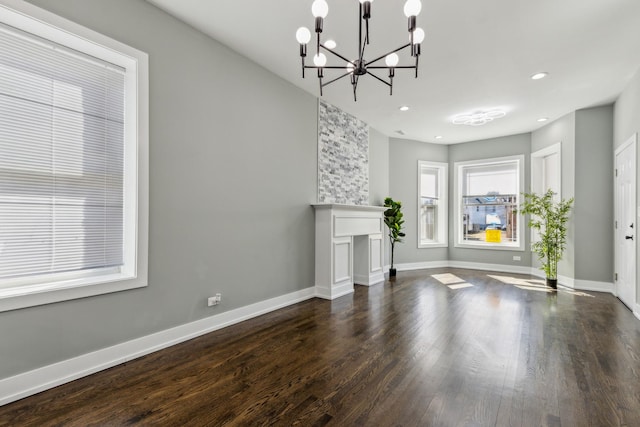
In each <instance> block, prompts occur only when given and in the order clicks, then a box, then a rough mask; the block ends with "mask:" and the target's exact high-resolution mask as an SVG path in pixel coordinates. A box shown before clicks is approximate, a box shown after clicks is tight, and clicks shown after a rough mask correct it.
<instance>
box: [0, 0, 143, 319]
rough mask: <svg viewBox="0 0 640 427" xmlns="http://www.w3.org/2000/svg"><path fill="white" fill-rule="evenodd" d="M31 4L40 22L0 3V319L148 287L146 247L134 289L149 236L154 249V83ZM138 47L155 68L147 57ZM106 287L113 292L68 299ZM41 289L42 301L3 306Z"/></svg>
mask: <svg viewBox="0 0 640 427" xmlns="http://www.w3.org/2000/svg"><path fill="white" fill-rule="evenodd" d="M24 7H25V8H27V9H29V11H30V12H35V13H37V14H38V15H39V16H38V17H34V18H32V17H30V16H27V15H26V14H24V13H20V11H14V10H12V9H9V8H8V7H6V6H2V5H0V12H2V13H1V14H0V16H2V18H0V311H2V310H3V309H14V308H21V307H23V306H29V305H37V304H41V303H48V302H54V301H57V300H63V299H69V298H78V297H83V296H88V295H92V294H98V293H105V292H111V291H114V290H122V289H128V288H132V287H139V286H144V285H146V248H144V252H145V253H144V262H145V265H144V266H143V267H144V270H145V272H144V274H143V276H144V277H142V278H143V280H142V282H144V283H142V282H141V281H135V280H134V281H133V282H135V283H133V282H131V279H136V278H137V275H138V265H137V261H138V256H139V255H140V252H141V249H142V248H141V247H140V246H139V245H138V243H139V242H138V239H139V237H142V243H144V245H146V233H144V235H143V236H139V233H138V231H139V225H140V224H139V223H138V219H139V218H138V217H139V216H141V217H142V219H144V221H145V222H146V215H147V214H146V211H145V212H139V211H138V209H139V207H140V204H139V202H140V198H139V196H140V192H139V190H140V189H139V188H138V184H139V183H138V173H139V172H140V169H139V158H138V156H139V155H140V154H144V155H146V150H147V148H146V143H145V144H144V145H141V142H145V141H144V140H143V139H141V138H140V135H141V133H140V131H139V130H140V126H141V124H140V123H138V122H137V120H138V117H139V115H140V111H138V108H139V106H140V105H141V104H140V102H139V101H140V99H139V90H138V87H137V84H138V83H139V82H140V81H141V80H140V79H141V77H144V79H143V80H144V81H146V76H141V75H140V73H139V71H140V70H139V68H138V65H139V64H138V62H137V60H136V59H133V58H132V57H131V56H129V55H125V54H120V53H118V52H117V51H116V50H114V49H113V48H112V47H104V46H102V45H99V44H96V43H94V42H93V41H91V40H90V37H96V38H99V39H100V41H101V42H107V43H112V42H113V44H114V46H120V44H119V43H118V42H115V41H112V40H111V39H107V38H105V37H104V36H101V35H98V34H97V33H94V32H92V31H91V30H87V29H85V28H83V27H79V26H76V25H75V24H73V23H70V22H68V21H64V20H62V19H61V18H59V17H56V16H55V15H53V14H50V13H49V12H46V11H43V10H42V9H38V8H35V7H33V6H30V5H25V6H24ZM3 9H4V10H3ZM42 17H45V18H51V19H52V20H54V21H56V24H57V25H56V26H52V25H49V24H46V23H45V22H44V21H43V19H42ZM59 25H66V26H69V28H71V29H77V30H79V31H81V32H83V33H84V34H82V35H81V36H75V35H74V34H73V33H71V32H70V31H68V29H67V30H63V29H61V28H60V27H59ZM122 46H124V45H122ZM127 48H128V47H127ZM128 49H129V50H130V52H134V54H135V53H136V52H137V53H140V59H142V60H143V61H145V63H144V69H145V72H146V60H147V59H146V54H143V53H142V52H138V51H135V50H133V49H131V48H128ZM143 104H144V105H145V108H146V103H143ZM143 116H146V112H145V113H144V115H143ZM145 137H146V131H145ZM144 194H146V188H145V189H144V193H143V195H144ZM144 202H145V205H144V206H143V207H144V208H145V210H146V200H144ZM144 226H145V227H146V224H144ZM127 280H129V281H130V282H128V283H126V284H124V282H123V283H120V284H116V282H118V281H127ZM101 283H111V284H112V285H113V286H110V287H109V286H107V287H99V286H93V289H92V290H91V291H90V292H80V293H76V294H74V295H71V294H69V292H68V290H69V288H73V287H81V286H87V285H96V284H101ZM114 284H115V285H114ZM61 289H63V290H64V291H65V295H64V296H57V297H51V298H44V299H43V298H42V297H41V294H42V293H43V292H48V291H56V290H61ZM29 293H37V294H39V295H40V296H39V297H38V301H36V302H33V303H28V302H27V303H17V304H16V303H15V302H11V303H8V304H5V303H6V301H3V299H11V298H15V297H23V296H25V295H27V294H29Z"/></svg>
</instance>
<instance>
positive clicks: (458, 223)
mask: <svg viewBox="0 0 640 427" xmlns="http://www.w3.org/2000/svg"><path fill="white" fill-rule="evenodd" d="M514 160H515V161H517V162H518V185H517V187H518V203H519V202H520V198H521V195H522V193H524V191H525V171H524V169H525V167H526V165H525V156H524V154H518V155H515V156H506V157H494V158H488V159H477V160H467V161H463V162H455V163H454V177H453V178H454V192H455V193H454V198H453V212H454V216H453V218H454V221H455V224H454V227H453V228H454V230H453V231H454V247H456V248H466V249H488V250H497V251H518V252H524V251H525V236H524V220H519V221H518V245H503V244H496V243H487V242H476V243H470V242H464V241H463V240H462V176H461V174H462V168H463V167H464V166H485V165H491V164H498V163H504V162H510V161H514Z"/></svg>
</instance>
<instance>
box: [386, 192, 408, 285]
mask: <svg viewBox="0 0 640 427" xmlns="http://www.w3.org/2000/svg"><path fill="white" fill-rule="evenodd" d="M384 206H385V207H386V208H388V209H387V210H385V211H384V223H385V224H386V225H387V227H388V228H389V243H390V244H391V268H390V269H389V277H393V276H395V275H396V269H395V268H394V267H393V251H394V249H395V246H396V243H400V242H402V238H403V237H404V236H405V234H404V233H403V232H402V226H403V224H404V219H402V217H403V214H402V202H396V201H394V200H393V199H392V198H391V197H387V198H386V199H384Z"/></svg>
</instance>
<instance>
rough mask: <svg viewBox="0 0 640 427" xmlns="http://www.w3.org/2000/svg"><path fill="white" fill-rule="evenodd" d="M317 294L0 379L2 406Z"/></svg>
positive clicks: (303, 293)
mask: <svg viewBox="0 0 640 427" xmlns="http://www.w3.org/2000/svg"><path fill="white" fill-rule="evenodd" d="M314 296H315V288H314V287H310V288H306V289H302V290H299V291H296V292H292V293H289V294H286V295H282V296H279V297H275V298H271V299H268V300H266V301H260V302H257V303H255V304H250V305H247V306H245V307H240V308H236V309H233V310H229V311H226V312H224V313H220V314H216V315H214V316H211V317H207V318H204V319H200V320H196V321H195V322H191V323H187V324H185V325H180V326H176V327H174V328H170V329H166V330H164V331H160V332H156V333H154V334H151V335H146V336H144V337H140V338H136V339H134V340H131V341H127V342H124V343H121V344H117V345H114V346H111V347H107V348H104V349H101V350H97V351H94V352H91V353H87V354H83V355H81V356H78V357H74V358H72V359H68V360H63V361H62V362H58V363H54V364H52V365H48V366H44V367H42V368H38V369H34V370H32V371H28V372H25V373H22V374H18V375H15V376H13V377H9V378H5V379H2V380H0V406H2V405H6V404H7V403H10V402H13V401H16V400H19V399H22V398H24V397H27V396H31V395H33V394H36V393H39V392H41V391H44V390H47V389H50V388H53V387H56V386H59V385H61V384H64V383H67V382H70V381H73V380H76V379H78V378H82V377H85V376H87V375H90V374H93V373H96V372H99V371H102V370H104V369H108V368H111V367H113V366H116V365H119V364H121V363H125V362H128V361H130V360H133V359H136V358H138V357H141V356H144V355H147V354H149V353H153V352H155V351H158V350H162V349H164V348H167V347H170V346H172V345H175V344H179V343H181V342H184V341H187V340H190V339H192V338H196V337H199V336H201V335H204V334H207V333H209V332H213V331H216V330H218V329H222V328H225V327H227V326H231V325H234V324H236V323H240V322H242V321H244V320H248V319H251V318H253V317H257V316H261V315H263V314H266V313H269V312H271V311H275V310H278V309H280V308H283V307H287V306H289V305H293V304H297V303H299V302H302V301H306V300H308V299H311V298H313V297H314Z"/></svg>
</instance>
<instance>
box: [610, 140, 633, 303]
mask: <svg viewBox="0 0 640 427" xmlns="http://www.w3.org/2000/svg"><path fill="white" fill-rule="evenodd" d="M636 140H637V134H634V135H633V136H632V137H631V138H629V139H628V140H627V141H626V142H625V143H624V144H622V146H620V147H619V148H618V149H616V151H615V165H614V166H615V179H614V185H615V192H614V194H615V196H614V197H615V200H614V209H615V213H614V215H615V233H614V234H615V269H616V272H615V277H614V280H615V288H616V295H617V296H618V298H619V299H620V301H622V302H623V303H624V304H625V305H626V306H627V307H629V308H630V309H631V311H633V310H634V308H635V304H636V239H637V233H636V229H637V228H638V224H637V215H636Z"/></svg>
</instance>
